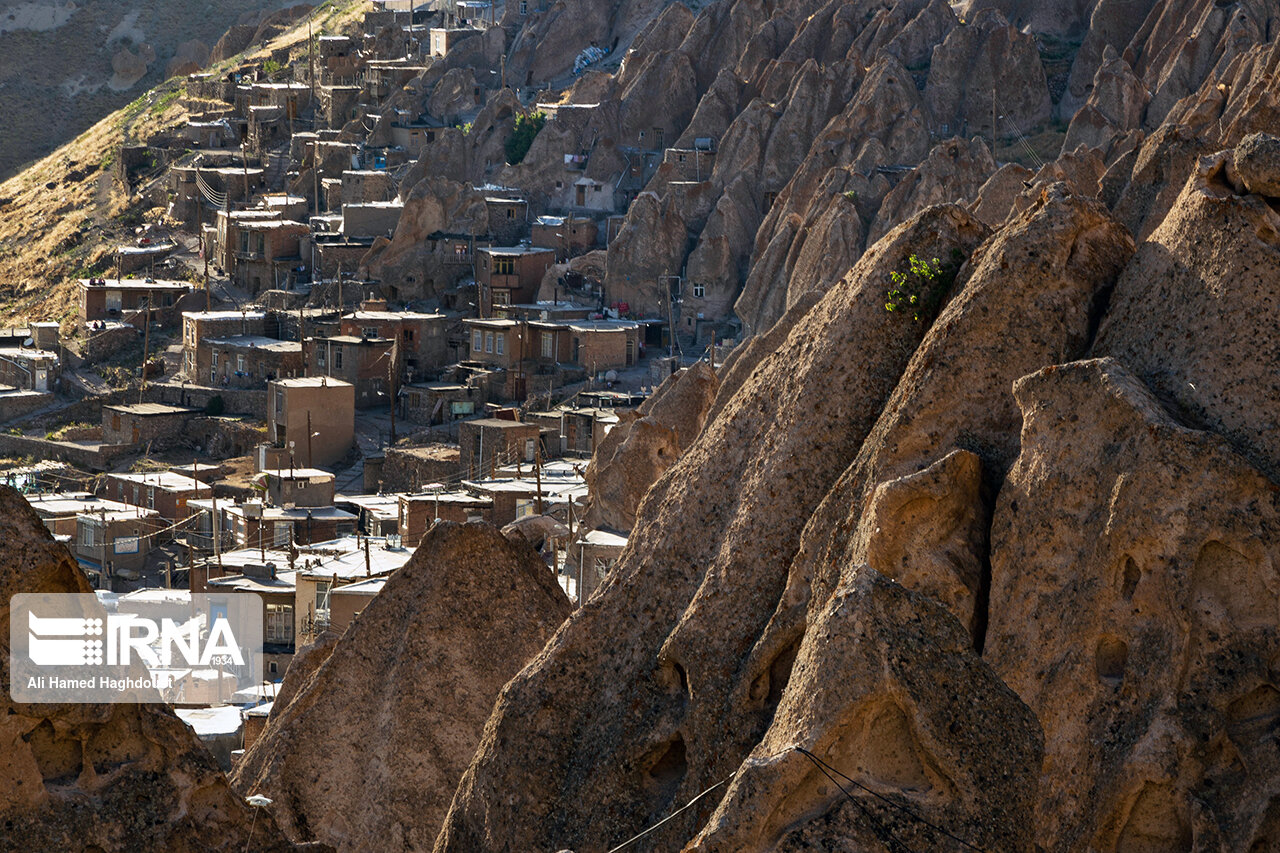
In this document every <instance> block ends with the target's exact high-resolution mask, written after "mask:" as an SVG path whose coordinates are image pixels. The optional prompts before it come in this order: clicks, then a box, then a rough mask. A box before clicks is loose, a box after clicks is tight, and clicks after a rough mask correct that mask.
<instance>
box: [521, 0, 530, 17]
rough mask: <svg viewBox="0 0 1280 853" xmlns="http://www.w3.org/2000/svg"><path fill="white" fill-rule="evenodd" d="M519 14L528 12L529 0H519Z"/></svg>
mask: <svg viewBox="0 0 1280 853" xmlns="http://www.w3.org/2000/svg"><path fill="white" fill-rule="evenodd" d="M520 14H521V15H527V14H529V0H520Z"/></svg>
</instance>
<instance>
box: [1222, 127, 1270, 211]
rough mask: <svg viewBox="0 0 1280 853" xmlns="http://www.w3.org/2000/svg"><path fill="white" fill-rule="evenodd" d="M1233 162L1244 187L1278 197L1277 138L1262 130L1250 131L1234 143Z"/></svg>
mask: <svg viewBox="0 0 1280 853" xmlns="http://www.w3.org/2000/svg"><path fill="white" fill-rule="evenodd" d="M1232 162H1233V164H1234V165H1235V170H1236V174H1237V175H1239V177H1240V181H1241V183H1243V184H1244V188H1245V189H1246V190H1248V191H1249V192H1250V193H1253V194H1254V195H1258V196H1268V197H1270V198H1280V139H1277V138H1276V137H1274V136H1270V135H1268V134H1265V133H1254V134H1250V135H1249V136H1246V137H1245V138H1244V139H1242V140H1240V144H1239V145H1237V146H1236V149H1235V156H1234V157H1233V158H1232Z"/></svg>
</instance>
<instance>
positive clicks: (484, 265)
mask: <svg viewBox="0 0 1280 853" xmlns="http://www.w3.org/2000/svg"><path fill="white" fill-rule="evenodd" d="M476 260H477V264H476V282H477V283H478V284H479V286H480V301H481V303H482V305H483V306H484V315H485V316H486V317H491V316H493V306H495V305H514V304H516V303H523V302H532V301H534V299H535V298H537V295H538V288H539V287H541V285H542V277H543V276H544V275H546V272H547V270H548V269H550V268H551V265H552V264H554V263H555V261H556V252H555V250H554V249H543V248H538V247H533V246H507V247H496V246H492V247H489V248H485V249H478V250H477V258H476Z"/></svg>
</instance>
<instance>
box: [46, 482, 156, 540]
mask: <svg viewBox="0 0 1280 853" xmlns="http://www.w3.org/2000/svg"><path fill="white" fill-rule="evenodd" d="M27 503H29V504H30V505H31V508H32V509H33V510H35V513H36V515H38V516H39V517H40V520H41V521H43V522H44V526H45V527H47V528H48V529H49V532H50V533H52V534H53V535H54V536H75V533H76V517H77V516H79V515H81V514H83V513H86V512H92V513H97V512H128V511H129V510H130V509H132V508H133V507H131V506H130V505H129V504H127V503H124V502H122V501H114V500H111V499H109V498H106V497H100V496H98V495H95V494H92V493H90V492H51V493H49V494H47V495H28V496H27Z"/></svg>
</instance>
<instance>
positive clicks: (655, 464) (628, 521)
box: [583, 361, 720, 532]
mask: <svg viewBox="0 0 1280 853" xmlns="http://www.w3.org/2000/svg"><path fill="white" fill-rule="evenodd" d="M719 385H720V383H719V380H717V379H716V374H715V371H714V370H712V369H711V366H710V365H708V364H707V363H706V362H704V361H700V362H698V363H697V364H695V365H694V366H693V367H689V368H685V369H684V370H681V371H680V372H678V373H674V374H672V375H671V376H669V377H667V378H666V380H664V381H663V383H662V384H661V385H659V386H658V389H657V390H656V391H654V392H653V396H651V397H650V398H649V399H647V400H645V401H644V402H643V403H641V404H640V407H639V408H638V409H636V410H635V411H634V412H625V413H623V414H622V415H621V416H620V417H619V419H618V423H617V424H615V425H614V427H613V429H611V430H609V433H608V435H606V436H605V437H604V439H603V440H601V442H600V444H599V445H598V446H597V447H596V449H595V452H594V453H593V454H592V456H591V462H590V463H588V465H587V468H586V471H585V472H584V477H585V479H586V482H587V488H588V490H589V492H590V496H591V508H590V509H589V510H587V512H586V514H585V516H584V517H583V523H584V524H586V525H587V526H588V527H592V528H595V527H610V528H613V529H614V530H618V531H623V532H625V531H628V530H630V529H631V527H632V525H634V524H635V520H636V508H637V507H638V506H639V504H640V501H641V499H642V498H643V497H644V495H645V492H647V491H648V490H649V487H650V486H652V485H653V484H654V483H655V482H657V480H658V478H659V477H661V476H662V475H663V473H665V472H666V470H667V469H668V468H670V467H671V466H672V465H674V464H675V461H676V459H678V458H679V457H680V454H682V453H684V451H685V450H687V449H688V447H689V445H691V444H693V441H694V439H695V438H697V437H698V433H700V432H702V426H703V423H704V422H705V421H706V417H707V412H708V411H709V410H710V408H711V404H712V403H713V402H714V401H715V397H716V390H717V389H718V388H719Z"/></svg>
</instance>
